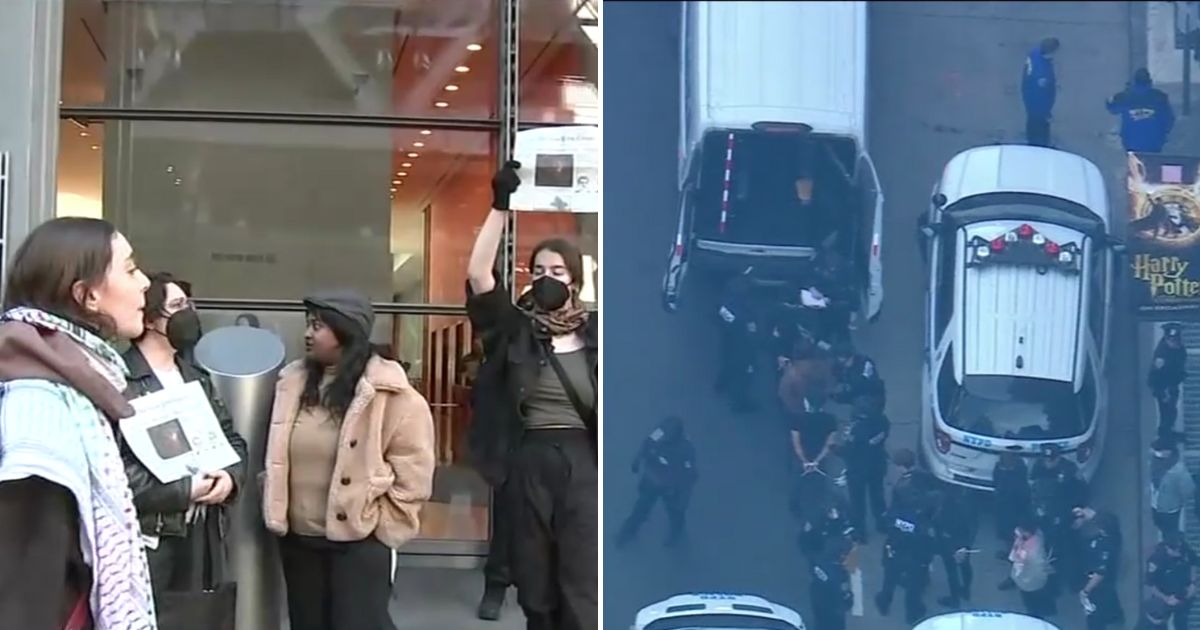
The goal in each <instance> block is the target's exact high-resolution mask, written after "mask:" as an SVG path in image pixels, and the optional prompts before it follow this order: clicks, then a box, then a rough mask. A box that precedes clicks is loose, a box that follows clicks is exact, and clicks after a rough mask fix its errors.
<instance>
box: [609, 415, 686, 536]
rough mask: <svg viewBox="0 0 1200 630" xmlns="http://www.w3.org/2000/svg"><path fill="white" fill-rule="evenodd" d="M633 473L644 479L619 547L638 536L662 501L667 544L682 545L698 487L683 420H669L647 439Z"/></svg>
mask: <svg viewBox="0 0 1200 630" xmlns="http://www.w3.org/2000/svg"><path fill="white" fill-rule="evenodd" d="M633 472H634V474H638V473H641V475H642V478H641V482H640V483H639V484H638V498H637V502H636V503H634V506H633V511H632V512H631V513H630V514H629V517H628V518H626V519H625V524H624V525H622V526H621V531H620V532H619V533H618V534H617V544H619V545H624V544H626V543H628V542H630V541H632V540H633V539H634V537H636V536H637V533H638V530H639V529H640V528H641V526H642V524H643V523H645V522H646V518H647V517H648V516H650V510H652V509H654V504H655V503H657V502H658V501H659V500H660V499H661V500H662V503H663V507H664V508H666V511H667V521H668V530H667V537H666V544H668V545H672V544H675V543H677V542H679V540H680V537H681V536H682V535H683V529H684V515H685V513H686V511H687V504H688V500H689V499H690V497H691V492H692V487H693V486H694V485H695V483H696V454H695V450H694V448H693V447H692V442H691V440H689V439H688V438H687V436H686V435H684V431H683V420H680V419H679V418H678V417H677V416H670V417H668V418H667V419H666V420H664V421H663V423H662V425H661V426H659V427H658V428H656V429H655V430H654V431H653V432H651V433H650V435H649V436H647V437H646V439H645V440H644V441H643V442H642V447H641V449H639V450H638V453H637V456H636V457H635V458H634V460H633Z"/></svg>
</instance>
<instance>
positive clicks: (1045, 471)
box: [1029, 444, 1088, 591]
mask: <svg viewBox="0 0 1200 630" xmlns="http://www.w3.org/2000/svg"><path fill="white" fill-rule="evenodd" d="M1029 479H1030V483H1031V490H1032V498H1033V508H1034V510H1035V516H1036V517H1037V518H1038V519H1039V524H1040V525H1041V526H1042V531H1043V532H1045V534H1046V544H1047V546H1048V547H1049V548H1050V550H1051V552H1052V553H1053V554H1054V556H1055V558H1057V563H1056V567H1057V569H1058V571H1057V572H1056V573H1055V574H1054V576H1053V577H1052V578H1051V581H1052V583H1053V585H1054V586H1053V587H1052V590H1055V591H1056V589H1057V588H1058V587H1060V586H1067V587H1069V588H1071V589H1074V590H1077V589H1078V588H1079V587H1080V585H1081V582H1082V580H1083V573H1082V572H1081V571H1080V570H1079V569H1078V567H1079V564H1080V562H1081V561H1082V558H1081V553H1082V550H1081V549H1080V545H1081V544H1082V541H1081V540H1080V539H1079V536H1078V535H1077V533H1076V531H1075V530H1074V529H1072V527H1071V524H1072V516H1071V508H1072V507H1074V506H1078V505H1086V504H1087V502H1088V487H1087V484H1086V483H1084V481H1083V479H1081V478H1080V477H1079V468H1078V467H1077V466H1076V465H1075V464H1074V463H1073V462H1071V461H1068V460H1067V459H1066V458H1065V457H1063V456H1062V450H1061V449H1060V448H1059V447H1058V446H1057V445H1055V444H1046V445H1044V446H1043V447H1042V457H1041V458H1040V459H1038V460H1037V461H1035V462H1034V463H1033V466H1031V467H1030V470H1029ZM1064 581H1065V584H1064V583H1063V582H1064Z"/></svg>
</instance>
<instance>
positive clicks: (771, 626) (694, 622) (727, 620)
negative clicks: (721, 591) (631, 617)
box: [645, 614, 796, 630]
mask: <svg viewBox="0 0 1200 630" xmlns="http://www.w3.org/2000/svg"><path fill="white" fill-rule="evenodd" d="M718 629H719V630H796V626H793V625H792V624H790V623H788V622H786V621H782V620H779V619H767V618H764V617H752V616H750V615H724V614H707V615H687V616H685V617H671V618H670V619H659V620H657V621H653V622H651V623H649V624H648V625H647V626H646V627H645V630H718Z"/></svg>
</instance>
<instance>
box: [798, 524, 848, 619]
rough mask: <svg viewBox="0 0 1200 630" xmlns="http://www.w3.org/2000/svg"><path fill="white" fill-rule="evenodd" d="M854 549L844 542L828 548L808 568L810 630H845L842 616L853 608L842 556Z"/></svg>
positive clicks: (844, 556)
mask: <svg viewBox="0 0 1200 630" xmlns="http://www.w3.org/2000/svg"><path fill="white" fill-rule="evenodd" d="M853 548H854V545H853V543H851V542H850V541H848V540H840V541H837V542H834V543H832V544H830V545H828V546H827V547H826V548H825V549H824V550H822V552H821V556H820V558H818V559H817V561H816V562H815V563H813V566H812V570H811V572H812V576H811V578H812V579H811V580H810V581H809V586H808V589H809V595H810V597H811V598H812V605H813V630H845V629H846V613H847V612H849V610H850V608H852V607H853V606H854V592H853V591H851V590H850V573H849V572H848V571H846V556H847V555H849V553H850V551H851V550H852V549H853Z"/></svg>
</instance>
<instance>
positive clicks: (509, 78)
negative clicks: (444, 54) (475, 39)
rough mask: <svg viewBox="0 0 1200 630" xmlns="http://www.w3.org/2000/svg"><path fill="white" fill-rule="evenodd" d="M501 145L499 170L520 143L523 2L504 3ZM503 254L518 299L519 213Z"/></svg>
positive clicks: (512, 217) (508, 227) (503, 269)
mask: <svg viewBox="0 0 1200 630" xmlns="http://www.w3.org/2000/svg"><path fill="white" fill-rule="evenodd" d="M499 10H500V51H499V54H500V59H499V65H500V95H499V96H500V100H499V103H500V108H499V112H498V113H499V114H500V141H499V142H498V143H497V151H498V155H497V161H498V164H497V166H503V165H504V163H505V162H507V161H508V160H510V159H512V156H513V148H514V147H515V146H516V143H517V128H518V123H519V113H518V106H519V105H518V103H519V96H518V91H519V89H520V84H521V64H520V60H519V58H518V53H519V51H520V48H521V37H520V22H521V18H520V14H521V2H520V0H500V3H499ZM501 243H502V245H501V254H500V256H499V260H498V264H499V266H500V277H501V278H503V279H504V281H505V282H507V283H508V287H509V290H510V291H512V292H513V298H514V299H515V298H516V291H518V290H519V287H517V286H516V284H517V282H516V280H517V277H516V276H517V274H516V257H517V252H516V250H517V217H516V213H515V212H509V213H508V222H507V223H506V224H505V226H504V238H503V240H502V241H501Z"/></svg>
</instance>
